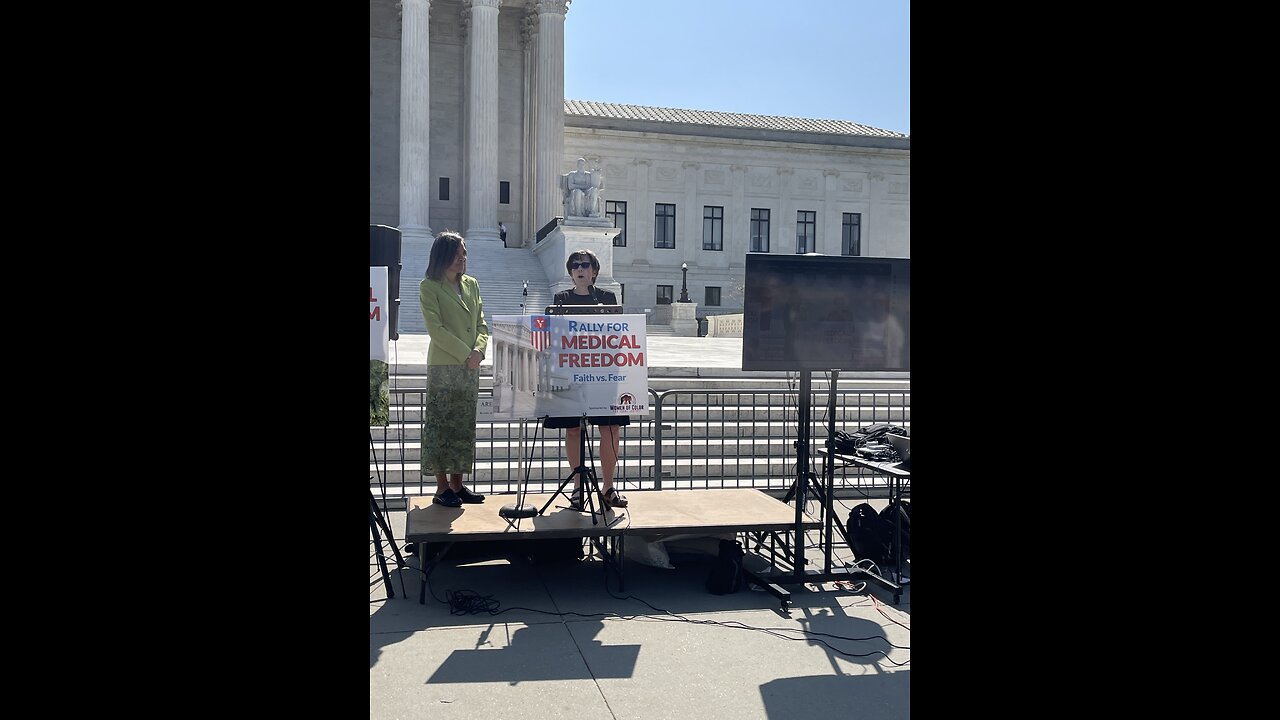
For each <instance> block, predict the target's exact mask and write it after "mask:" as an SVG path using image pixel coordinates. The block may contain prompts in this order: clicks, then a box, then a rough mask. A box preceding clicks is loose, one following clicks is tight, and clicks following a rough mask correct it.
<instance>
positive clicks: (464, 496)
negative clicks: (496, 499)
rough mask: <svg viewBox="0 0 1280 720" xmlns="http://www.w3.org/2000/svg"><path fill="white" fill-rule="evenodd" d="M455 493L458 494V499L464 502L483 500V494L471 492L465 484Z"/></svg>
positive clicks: (479, 501) (472, 502)
mask: <svg viewBox="0 0 1280 720" xmlns="http://www.w3.org/2000/svg"><path fill="white" fill-rule="evenodd" d="M455 494H456V495H457V496H458V499H459V500H461V501H462V502H464V503H471V504H475V503H482V502H484V496H483V495H477V494H476V493H473V492H471V491H470V490H468V489H467V487H466V486H465V485H464V486H463V487H462V489H461V490H459V491H458V492H457V493H455Z"/></svg>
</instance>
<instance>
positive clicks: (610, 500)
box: [600, 488, 627, 508]
mask: <svg viewBox="0 0 1280 720" xmlns="http://www.w3.org/2000/svg"><path fill="white" fill-rule="evenodd" d="M600 500H601V502H602V503H603V504H605V505H607V506H609V507H613V508H624V507H626V506H627V499H626V498H625V497H623V496H622V493H620V492H618V488H609V490H608V491H607V492H602V493H600Z"/></svg>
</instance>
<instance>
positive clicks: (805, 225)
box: [796, 210, 818, 254]
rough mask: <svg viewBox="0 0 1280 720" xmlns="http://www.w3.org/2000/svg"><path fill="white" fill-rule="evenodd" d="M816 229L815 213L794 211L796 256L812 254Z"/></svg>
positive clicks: (815, 239) (811, 211)
mask: <svg viewBox="0 0 1280 720" xmlns="http://www.w3.org/2000/svg"><path fill="white" fill-rule="evenodd" d="M817 227H818V213H817V211H815V210H797V211H796V254H800V253H811V252H814V250H813V248H814V245H815V244H816V241H817V236H818V232H817Z"/></svg>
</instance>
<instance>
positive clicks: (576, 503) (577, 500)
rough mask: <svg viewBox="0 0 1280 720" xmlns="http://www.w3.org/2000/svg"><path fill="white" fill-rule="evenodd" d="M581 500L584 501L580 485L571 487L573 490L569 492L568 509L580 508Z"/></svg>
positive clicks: (581, 507) (581, 505) (581, 506)
mask: <svg viewBox="0 0 1280 720" xmlns="http://www.w3.org/2000/svg"><path fill="white" fill-rule="evenodd" d="M583 501H584V498H583V495H582V488H581V487H576V488H574V489H573V492H571V493H569V509H570V510H582V509H583Z"/></svg>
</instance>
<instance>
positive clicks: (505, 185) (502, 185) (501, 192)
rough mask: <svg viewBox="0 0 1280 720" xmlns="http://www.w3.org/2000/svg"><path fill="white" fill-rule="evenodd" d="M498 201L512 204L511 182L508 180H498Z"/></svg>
mask: <svg viewBox="0 0 1280 720" xmlns="http://www.w3.org/2000/svg"><path fill="white" fill-rule="evenodd" d="M498 202H500V203H502V204H503V205H510V204H511V183H509V182H507V181H506V180H499V181H498Z"/></svg>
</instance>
